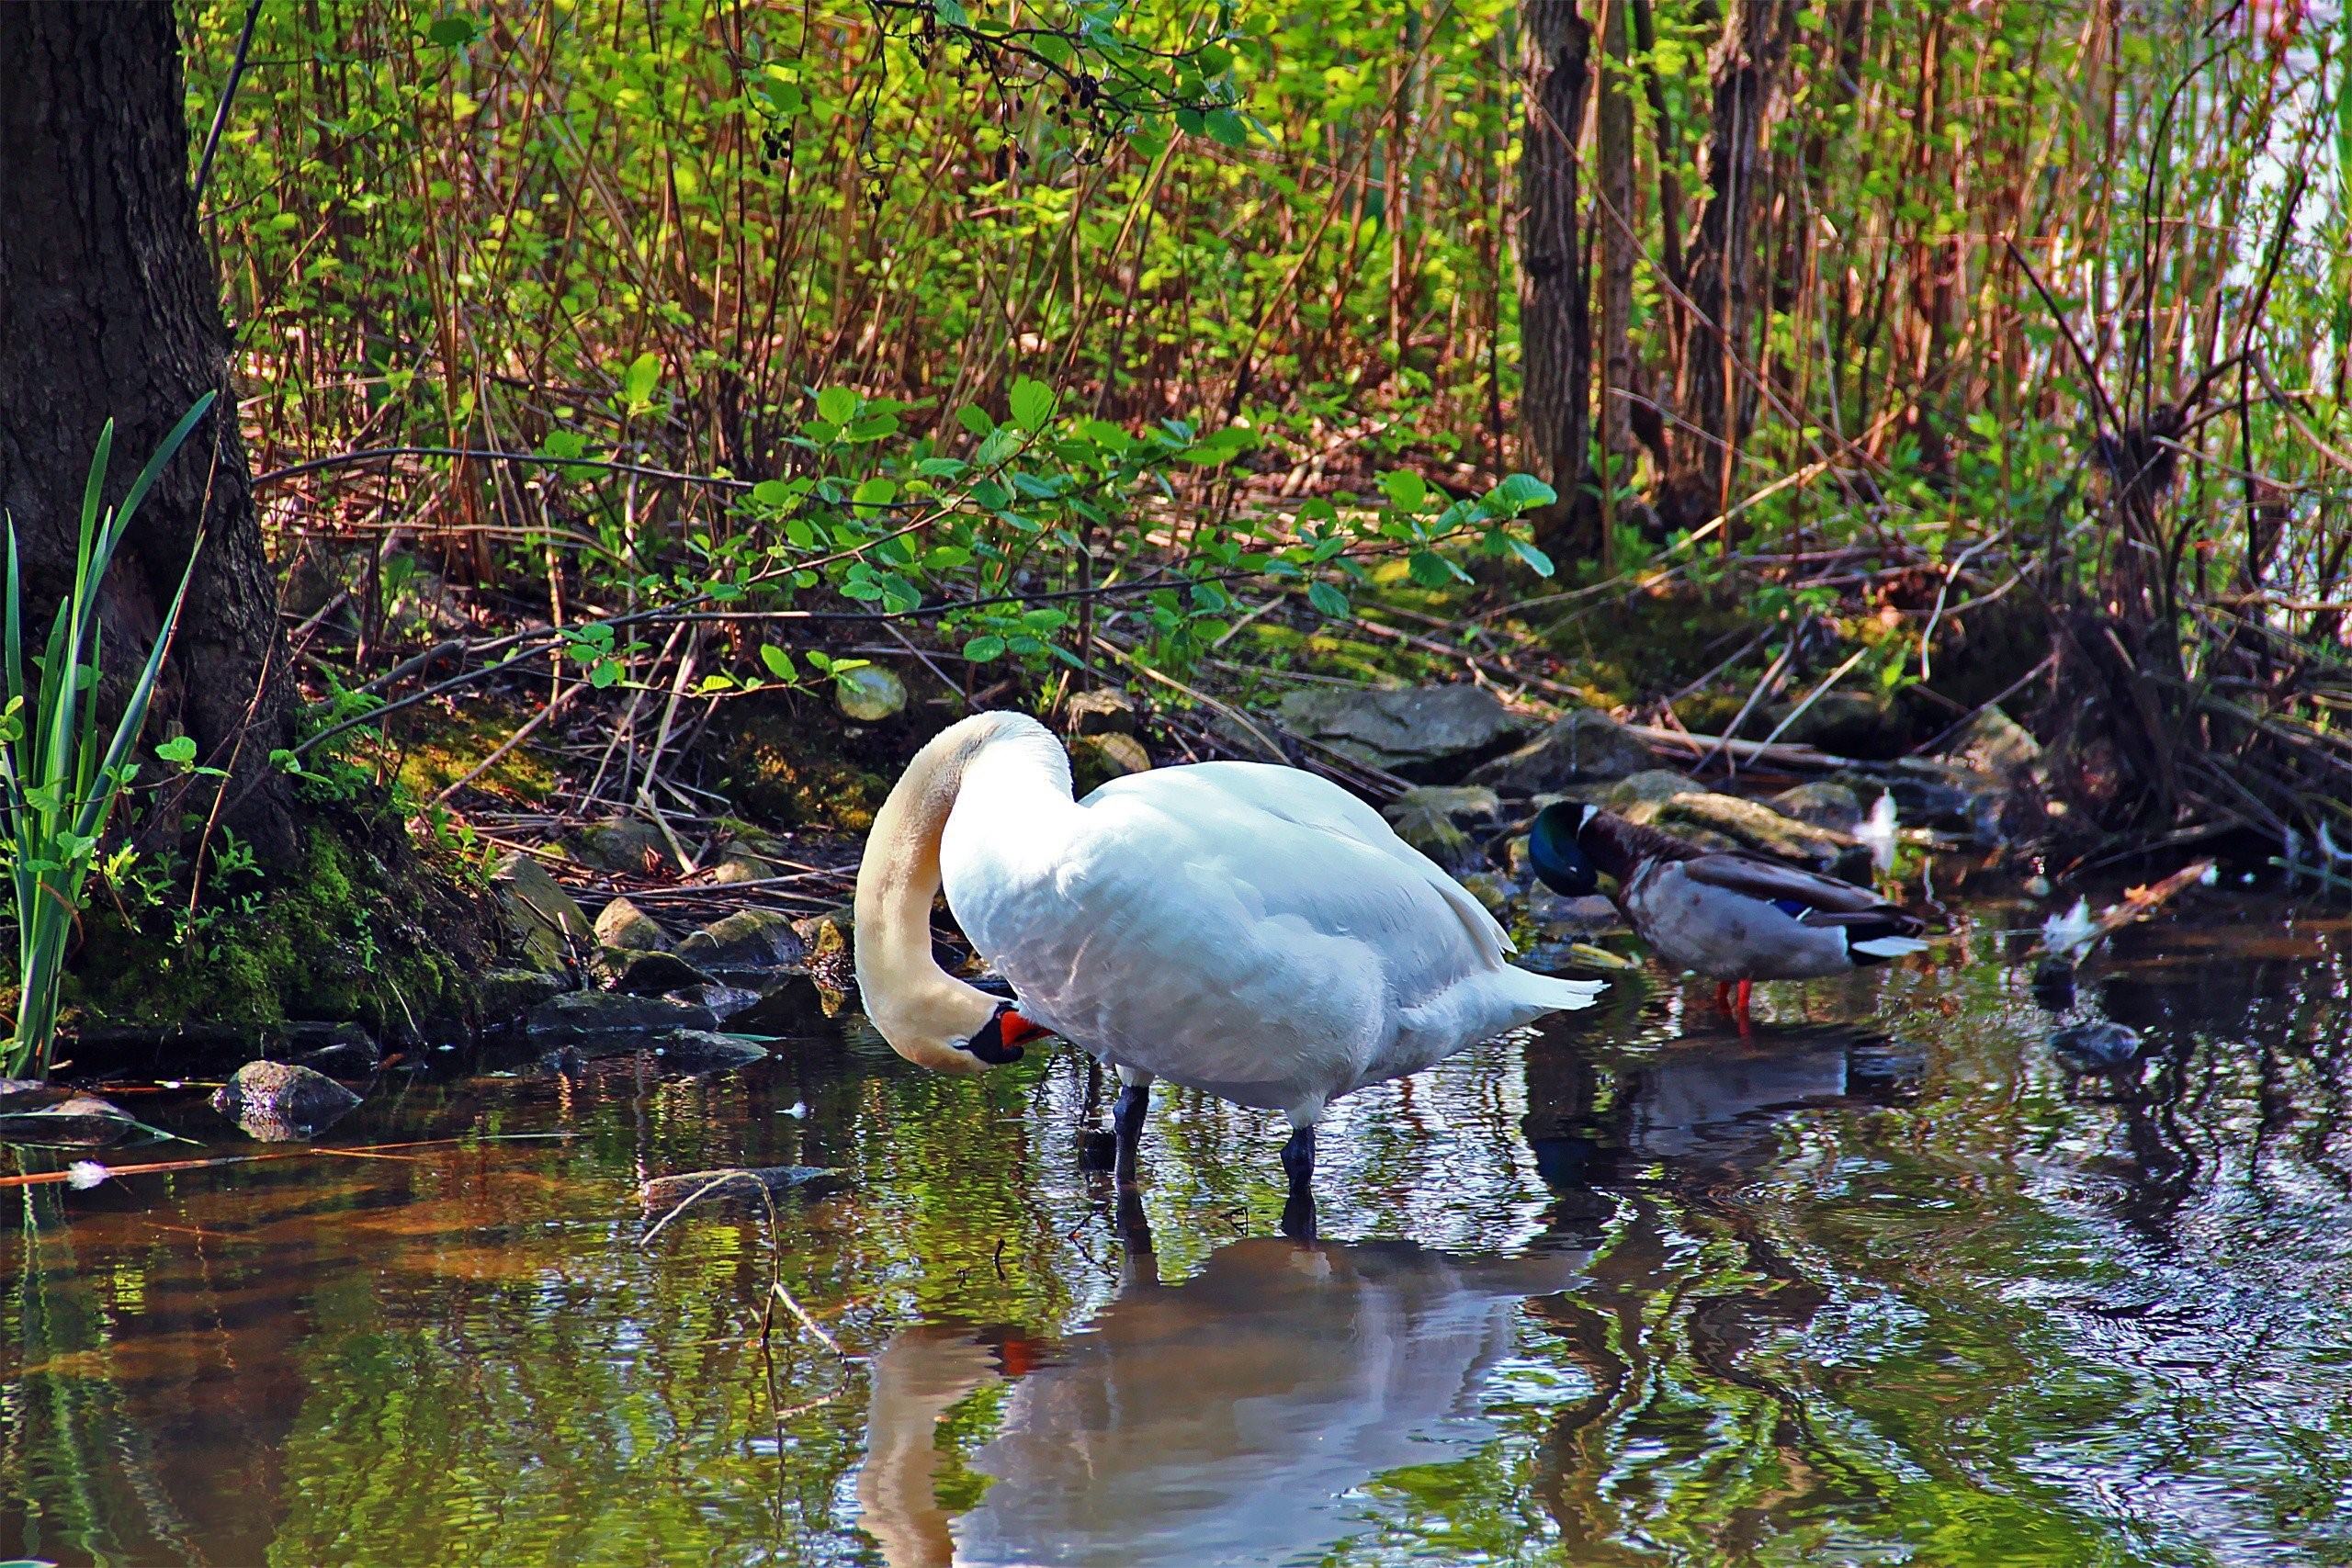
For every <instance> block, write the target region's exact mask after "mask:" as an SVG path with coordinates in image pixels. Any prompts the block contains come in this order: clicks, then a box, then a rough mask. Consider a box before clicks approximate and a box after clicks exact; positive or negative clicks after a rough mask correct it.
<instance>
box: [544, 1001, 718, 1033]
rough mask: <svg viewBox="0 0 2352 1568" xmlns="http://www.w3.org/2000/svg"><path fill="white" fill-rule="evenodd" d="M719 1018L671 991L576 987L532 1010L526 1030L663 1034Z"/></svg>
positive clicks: (704, 1025) (705, 1026) (702, 1026)
mask: <svg viewBox="0 0 2352 1568" xmlns="http://www.w3.org/2000/svg"><path fill="white" fill-rule="evenodd" d="M717 1023H718V1018H717V1017H716V1016H715V1015H714V1014H713V1013H712V1012H711V1010H709V1009H708V1008H706V1007H698V1006H696V1005H695V1004H694V1003H692V1002H681V1001H673V1000H672V999H671V998H667V997H633V996H628V995H626V994H624V993H621V992H617V991H574V992H572V993H571V995H569V996H562V997H558V998H555V1000H553V1001H551V1002H545V1003H542V1004H541V1005H539V1006H538V1007H537V1008H534V1009H533V1010H531V1015H530V1017H529V1018H527V1019H526V1020H525V1021H524V1024H523V1028H524V1032H526V1033H527V1034H528V1035H529V1036H530V1037H531V1038H532V1039H534V1040H537V1041H542V1042H546V1043H561V1042H567V1041H586V1040H598V1039H604V1038H607V1037H611V1036H616V1035H630V1034H661V1033H668V1032H671V1031H673V1030H679V1029H709V1028H712V1027H713V1026H715V1025H716V1024H717Z"/></svg>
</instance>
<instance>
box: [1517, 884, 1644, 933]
mask: <svg viewBox="0 0 2352 1568" xmlns="http://www.w3.org/2000/svg"><path fill="white" fill-rule="evenodd" d="M1527 918H1528V919H1531V920H1533V921H1534V922H1535V923H1536V924H1537V925H1539V926H1542V927H1543V928H1544V930H1545V931H1551V932H1554V933H1555V934H1557V935H1562V936H1572V937H1584V936H1600V935H1602V934H1604V933H1606V932H1609V931H1618V930H1621V929H1623V926H1624V923H1625V922H1624V920H1623V918H1621V917H1620V916H1619V915H1618V913H1617V906H1616V905H1614V904H1611V902H1610V901H1609V900H1608V899H1606V898H1604V897H1601V896H1600V894H1598V893H1589V894H1587V895H1585V896H1584V897H1581V898H1577V897H1568V896H1567V895H1566V894H1562V893H1555V892H1553V891H1552V890H1551V889H1550V888H1548V887H1546V886H1543V885H1542V884H1541V883H1538V884H1537V885H1536V886H1535V888H1534V890H1533V891H1532V892H1531V893H1529V894H1528V896H1527Z"/></svg>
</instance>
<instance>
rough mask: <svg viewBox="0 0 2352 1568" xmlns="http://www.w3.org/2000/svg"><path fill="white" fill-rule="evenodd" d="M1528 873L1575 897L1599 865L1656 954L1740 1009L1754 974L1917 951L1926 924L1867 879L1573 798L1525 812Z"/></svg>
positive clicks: (1588, 888)
mask: <svg viewBox="0 0 2352 1568" xmlns="http://www.w3.org/2000/svg"><path fill="white" fill-rule="evenodd" d="M1528 851H1529V858H1530V859H1531V860H1532V862H1533V863H1534V866H1535V874H1536V875H1537V876H1539V877H1541V878H1542V879H1543V881H1544V886H1548V887H1550V888H1551V889H1553V891H1555V892H1557V893H1565V894H1567V895H1569V896H1571V897H1582V896H1584V895H1587V894H1589V893H1591V892H1593V891H1594V890H1595V889H1596V888H1598V887H1599V886H1600V874H1601V873H1604V872H1605V873H1607V874H1609V875H1611V876H1613V877H1615V878H1616V879H1617V891H1616V893H1615V896H1614V897H1615V901H1616V904H1617V908H1619V909H1620V910H1621V911H1623V914H1624V916H1625V919H1626V920H1627V921H1628V922H1629V923H1631V925H1632V926H1633V928H1634V931H1635V932H1636V933H1637V934H1638V935H1639V936H1640V937H1641V939H1642V940H1643V941H1644V942H1647V943H1649V945H1650V947H1651V949H1652V950H1653V951H1655V952H1656V953H1657V955H1658V957H1660V958H1661V959H1663V960H1665V961H1666V962H1667V963H1668V964H1671V965H1673V966H1675V967H1676V968H1679V969H1694V970H1696V971H1698V972H1699V973H1700V974H1702V975H1704V976H1708V977H1709V978H1711V979H1713V980H1714V981H1715V982H1716V986H1715V998H1716V1000H1717V1001H1718V1002H1719V1003H1721V1004H1723V1005H1724V1007H1726V1008H1730V1007H1731V1006H1732V986H1733V984H1734V983H1735V982H1736V985H1737V987H1738V1002H1737V1008H1736V1010H1737V1012H1738V1014H1739V1016H1741V1017H1746V1016H1747V999H1748V987H1749V985H1750V983H1751V982H1753V981H1757V980H1804V979H1812V978H1815V977H1817V976H1824V975H1839V974H1843V973H1845V972H1846V971H1847V970H1849V969H1860V968H1866V967H1868V966H1869V965H1871V964H1883V963H1885V962H1887V960H1889V959H1892V958H1900V957H1902V956H1903V955H1904V954H1905V953H1917V952H1918V951H1919V950H1920V949H1922V948H1924V947H1926V946H1927V945H1928V944H1927V943H1926V942H1921V941H1920V940H1919V933H1920V932H1922V931H1925V930H1926V929H1927V926H1926V923H1925V922H1924V921H1922V920H1921V919H1919V918H1918V917H1917V916H1916V915H1913V914H1910V913H1907V912H1906V911H1905V910H1903V909H1900V908H1896V907H1895V906H1894V905H1893V904H1890V903H1888V902H1886V900H1884V899H1883V898H1881V897H1879V896H1878V895H1877V894H1875V893H1873V892H1871V890H1870V889H1869V888H1867V887H1857V886H1854V885H1853V884H1852V883H1849V882H1840V881H1838V879H1837V878H1836V877H1832V876H1823V875H1821V874H1818V873H1816V872H1811V871H1806V870H1804V869H1802V868H1801V867H1798V866H1793V865H1787V864H1784V863H1781V862H1779V861H1772V860H1766V859H1764V858H1762V857H1761V856H1758V855H1752V854H1747V853H1743V852H1733V851H1715V850H1702V849H1699V848H1696V847H1695V846H1693V845H1691V844H1686V843H1684V842H1683V841H1682V840H1679V839H1677V838H1675V837H1673V836H1672V835H1670V834H1667V833H1662V832H1660V831H1658V830H1657V829H1655V828H1645V827H1643V826H1641V825H1640V824H1638V823H1634V822H1628V821H1626V820H1625V819H1624V818H1623V817H1618V816H1614V815H1612V814H1611V813H1610V812H1607V811H1603V810H1602V809H1600V807H1597V806H1588V805H1586V804H1584V803H1582V802H1580V801H1572V800H1571V801H1561V802H1559V803H1557V804H1555V805H1552V806H1547V807H1544V809H1543V811H1541V812H1539V813H1538V814H1537V815H1536V818H1535V824H1534V826H1533V828H1532V829H1530V832H1529V838H1528Z"/></svg>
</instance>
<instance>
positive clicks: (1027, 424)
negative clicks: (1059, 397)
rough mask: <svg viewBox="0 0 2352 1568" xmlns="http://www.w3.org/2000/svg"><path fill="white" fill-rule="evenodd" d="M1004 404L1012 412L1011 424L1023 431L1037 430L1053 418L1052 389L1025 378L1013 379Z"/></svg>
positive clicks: (1039, 382)
mask: <svg viewBox="0 0 2352 1568" xmlns="http://www.w3.org/2000/svg"><path fill="white" fill-rule="evenodd" d="M1005 402H1006V406H1007V407H1008V408H1009V409H1010V410H1011V411H1012V423H1015V424H1017V425H1019V426H1020V427H1021V428H1022V429H1023V430H1028V431H1035V430H1037V429H1039V428H1041V427H1042V426H1043V425H1044V424H1045V423H1046V421H1047V420H1049V419H1051V418H1053V417H1054V389H1052V388H1051V387H1048V386H1046V384H1045V383H1044V382H1043V381H1039V380H1035V379H1033V378H1030V377H1027V376H1022V377H1017V378H1014V380H1013V383H1012V391H1011V392H1009V393H1007V394H1006V397H1005Z"/></svg>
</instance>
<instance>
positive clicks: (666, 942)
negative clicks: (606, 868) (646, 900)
mask: <svg viewBox="0 0 2352 1568" xmlns="http://www.w3.org/2000/svg"><path fill="white" fill-rule="evenodd" d="M596 940H597V941H598V942H602V943H604V945H605V946H606V947H625V948H628V950H630V951H631V952H633V953H667V952H668V951H669V950H670V949H671V948H673V947H674V946H676V945H677V944H676V943H675V942H672V941H671V940H670V933H669V932H668V931H663V930H662V922H661V921H659V920H657V919H654V918H653V917H652V916H650V915H649V914H647V913H646V912H645V911H644V910H643V909H640V908H638V907H637V906H636V905H635V904H632V903H630V902H629V901H628V899H626V898H615V899H613V900H612V901H611V902H609V903H607V904H606V905H605V907H604V908H601V909H599V910H597V911H596Z"/></svg>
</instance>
